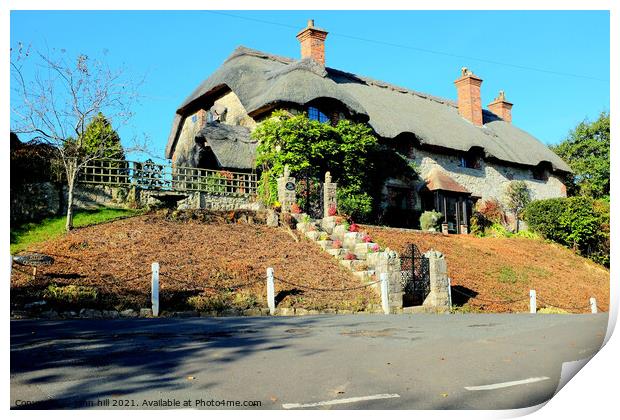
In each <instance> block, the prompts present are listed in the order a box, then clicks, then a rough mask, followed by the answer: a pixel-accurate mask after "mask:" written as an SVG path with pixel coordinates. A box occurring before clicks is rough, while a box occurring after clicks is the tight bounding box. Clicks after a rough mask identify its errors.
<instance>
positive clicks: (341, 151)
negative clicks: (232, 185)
mask: <svg viewBox="0 0 620 420" xmlns="http://www.w3.org/2000/svg"><path fill="white" fill-rule="evenodd" d="M252 136H253V138H255V139H257V140H258V142H259V144H258V148H257V159H256V165H257V167H258V168H260V169H261V170H262V172H263V174H262V177H261V181H262V183H261V193H262V195H263V197H266V198H267V201H268V202H269V204H272V203H273V201H274V200H275V196H276V193H275V183H276V179H277V177H278V176H280V175H282V173H283V172H284V167H285V165H288V167H289V169H290V170H291V173H294V174H295V173H300V172H303V171H307V170H311V171H313V172H314V173H316V174H321V175H322V174H323V173H325V172H326V171H330V172H331V174H332V176H333V177H334V179H337V180H338V184H339V191H342V192H346V197H345V196H342V197H341V196H340V194H339V201H340V203H339V206H340V208H341V209H345V208H346V210H347V212H348V213H349V215H352V214H353V213H355V214H356V216H358V217H360V218H363V217H364V216H365V215H367V214H368V213H370V212H371V211H372V198H371V197H370V195H368V194H367V189H368V188H367V185H368V182H369V181H370V179H369V178H370V177H369V173H370V171H371V169H372V163H371V162H370V160H369V159H368V156H369V154H370V152H371V151H372V150H374V149H375V148H376V147H377V138H376V137H375V136H374V135H373V133H372V130H371V128H370V127H368V126H367V125H364V124H357V123H353V122H351V121H348V120H341V121H339V122H338V124H336V125H335V126H332V125H330V124H326V123H320V122H318V121H314V120H310V119H309V118H308V117H307V116H306V115H305V114H299V115H292V114H290V113H289V112H287V111H276V112H274V113H273V114H272V116H271V118H268V119H266V120H265V121H263V122H262V123H260V124H259V125H258V127H257V128H256V130H254V132H253V133H252ZM341 198H342V200H341ZM349 198H350V200H349ZM347 200H348V201H347Z"/></svg>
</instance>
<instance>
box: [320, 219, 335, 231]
mask: <svg viewBox="0 0 620 420" xmlns="http://www.w3.org/2000/svg"><path fill="white" fill-rule="evenodd" d="M335 227H336V217H335V216H329V217H324V218H323V220H321V229H323V230H324V231H325V232H327V233H332V232H333V231H334V228H335Z"/></svg>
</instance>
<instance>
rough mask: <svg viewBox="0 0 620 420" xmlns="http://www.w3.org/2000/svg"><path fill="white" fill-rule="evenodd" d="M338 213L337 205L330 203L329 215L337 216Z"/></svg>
mask: <svg viewBox="0 0 620 420" xmlns="http://www.w3.org/2000/svg"><path fill="white" fill-rule="evenodd" d="M336 213H337V210H336V205H335V204H330V205H329V207H328V208H327V215H328V216H335V215H336Z"/></svg>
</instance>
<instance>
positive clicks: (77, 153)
mask: <svg viewBox="0 0 620 420" xmlns="http://www.w3.org/2000/svg"><path fill="white" fill-rule="evenodd" d="M11 77H12V80H13V82H14V83H13V84H12V87H13V91H14V93H15V95H14V99H13V98H12V101H11V111H12V115H11V125H12V131H13V132H15V133H18V134H26V135H30V136H32V138H33V140H37V141H40V142H43V143H46V144H49V145H51V146H53V147H54V150H55V151H56V154H57V159H59V160H60V161H61V162H62V165H63V167H64V172H65V176H66V178H67V187H68V199H67V221H66V225H65V227H66V229H67V230H71V229H72V228H73V196H74V188H75V183H76V180H77V179H78V176H79V174H80V171H81V170H82V169H83V168H84V166H86V165H87V164H89V163H90V162H92V161H93V160H94V159H98V158H103V157H109V156H111V155H114V154H118V153H119V147H120V144H119V141H118V134H117V133H116V131H117V130H115V129H111V124H110V123H109V121H114V122H115V123H116V124H118V125H122V124H125V123H127V122H128V120H129V119H130V118H131V116H132V111H131V109H132V106H133V105H134V103H135V101H136V100H137V98H138V95H137V86H138V85H139V82H138V83H134V82H133V81H132V80H128V79H126V78H125V74H124V71H123V70H122V69H110V68H109V67H108V66H107V64H106V63H105V62H102V61H99V60H93V59H90V58H89V57H88V56H87V55H84V54H79V55H77V56H76V57H75V58H74V59H69V58H68V57H67V56H66V53H65V52H64V50H61V51H56V50H52V51H51V52H47V53H41V52H36V53H31V52H30V49H29V48H25V47H24V46H23V45H22V44H21V43H20V44H19V45H18V48H17V49H11ZM100 114H101V115H100ZM103 114H105V115H107V116H108V118H109V119H105V117H103ZM104 119H105V122H104ZM106 123H107V124H106ZM143 149H144V145H138V144H137V142H136V144H135V145H134V146H133V147H129V148H127V149H125V152H129V151H133V150H143Z"/></svg>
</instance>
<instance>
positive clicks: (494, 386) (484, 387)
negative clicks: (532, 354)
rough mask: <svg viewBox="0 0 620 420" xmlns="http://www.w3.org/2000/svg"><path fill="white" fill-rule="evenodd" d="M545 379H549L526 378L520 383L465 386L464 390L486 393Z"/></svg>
mask: <svg viewBox="0 0 620 420" xmlns="http://www.w3.org/2000/svg"><path fill="white" fill-rule="evenodd" d="M547 379H549V378H548V377H547V376H539V377H537V378H527V379H522V380H520V381H511V382H500V383H498V384H490V385H480V386H466V387H465V389H466V390H468V391H487V390H490V389H499V388H508V387H509V386H515V385H525V384H531V383H534V382H540V381H546V380H547Z"/></svg>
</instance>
